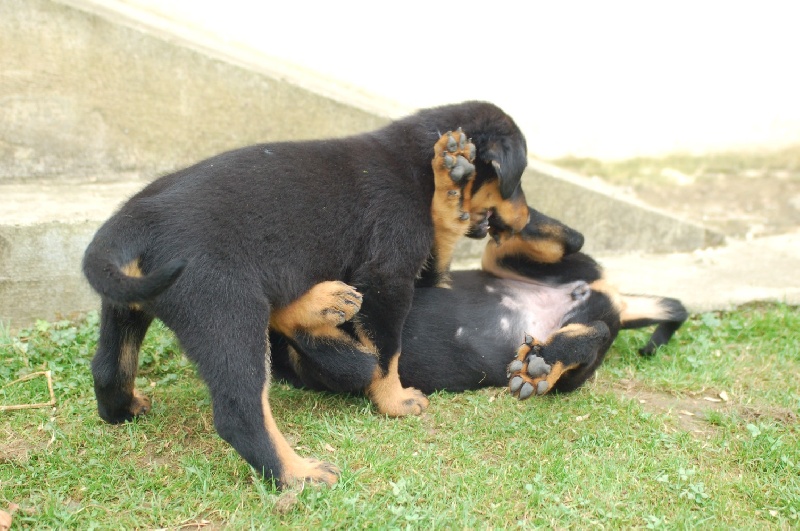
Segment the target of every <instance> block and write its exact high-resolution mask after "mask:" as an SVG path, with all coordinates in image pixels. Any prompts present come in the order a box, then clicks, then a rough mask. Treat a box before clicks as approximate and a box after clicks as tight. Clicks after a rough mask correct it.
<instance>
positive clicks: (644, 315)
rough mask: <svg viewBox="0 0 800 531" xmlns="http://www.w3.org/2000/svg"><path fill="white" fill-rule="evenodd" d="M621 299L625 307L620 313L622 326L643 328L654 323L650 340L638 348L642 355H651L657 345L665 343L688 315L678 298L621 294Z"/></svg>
mask: <svg viewBox="0 0 800 531" xmlns="http://www.w3.org/2000/svg"><path fill="white" fill-rule="evenodd" d="M622 301H623V303H624V304H623V307H624V308H625V309H624V310H623V311H622V313H621V314H620V325H621V327H622V328H624V329H631V328H643V327H645V326H650V325H656V329H655V331H653V335H652V336H650V340H649V341H648V342H647V344H646V345H645V346H644V347H642V348H640V349H639V354H641V355H643V356H651V355H652V354H653V353H654V352H655V351H656V349H657V348H658V347H660V346H661V345H665V344H667V342H668V341H669V340H670V339H671V338H672V336H673V334H675V332H676V331H677V330H678V329H679V328H680V327H681V325H683V323H684V322H686V319H687V318H688V317H689V313H688V312H687V311H686V308H684V306H683V304H682V303H681V301H679V300H678V299H670V298H666V297H648V296H645V295H622Z"/></svg>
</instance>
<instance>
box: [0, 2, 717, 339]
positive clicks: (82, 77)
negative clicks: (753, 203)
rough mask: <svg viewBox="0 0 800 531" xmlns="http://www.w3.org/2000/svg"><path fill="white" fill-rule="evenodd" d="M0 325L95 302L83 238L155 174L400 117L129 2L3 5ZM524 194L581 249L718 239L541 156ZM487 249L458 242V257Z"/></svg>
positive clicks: (470, 259) (678, 247) (463, 259)
mask: <svg viewBox="0 0 800 531" xmlns="http://www.w3.org/2000/svg"><path fill="white" fill-rule="evenodd" d="M0 50H9V51H13V53H8V54H6V53H3V54H2V61H1V62H0V103H1V105H0V323H10V324H11V326H12V327H19V326H24V325H27V324H29V323H31V322H32V321H33V320H34V319H54V318H58V317H60V316H72V315H75V314H78V313H81V312H84V311H86V310H89V309H93V308H97V306H98V303H97V299H96V297H95V296H94V295H93V294H92V293H91V292H90V291H89V289H88V287H87V285H86V283H85V282H84V280H83V278H82V276H81V274H80V261H81V257H82V254H83V250H84V248H85V246H86V244H87V243H88V242H89V240H90V239H91V237H92V234H93V233H94V231H95V230H96V229H97V227H98V226H99V224H100V223H101V222H102V221H103V220H105V219H106V218H107V217H108V216H109V215H110V214H111V213H112V212H113V211H114V209H115V208H116V207H117V206H118V205H119V204H120V203H121V202H122V201H123V200H124V199H126V198H127V197H129V196H130V195H131V194H133V193H134V192H135V191H137V190H138V189H140V188H141V187H142V186H144V184H145V183H146V182H148V181H150V180H152V179H155V178H156V177H158V176H159V175H162V174H165V173H168V172H170V171H173V170H175V169H177V168H181V167H184V166H187V165H189V164H191V163H193V162H196V161H198V160H201V159H203V158H205V157H208V156H210V155H213V154H216V153H219V152H221V151H224V150H226V149H230V148H233V147H238V146H242V145H247V144H252V143H256V142H264V141H273V140H297V139H306V138H326V137H336V136H344V135H348V134H353V133H358V132H362V131H367V130H371V129H375V128H377V127H380V126H381V125H383V124H385V123H387V121H388V120H390V119H391V118H393V117H397V116H400V115H403V114H407V113H409V112H411V109H401V108H399V107H398V106H397V105H395V104H392V103H391V102H388V101H386V100H385V99H382V98H380V97H376V96H371V95H366V94H363V93H361V92H359V91H358V90H356V89H353V88H352V87H349V88H348V87H342V86H341V85H339V84H336V83H333V82H330V81H327V80H325V79H322V78H320V77H319V76H317V75H315V74H314V73H312V72H304V71H301V70H299V69H296V68H291V67H288V66H287V65H282V64H278V63H276V62H275V61H274V60H270V59H269V58H268V57H265V56H264V55H263V54H260V53H258V52H257V51H254V50H250V49H244V48H242V47H238V46H233V45H231V44H230V43H226V42H223V41H221V40H219V39H218V38H215V37H214V36H209V35H204V34H200V33H198V32H196V31H193V30H192V28H188V27H184V26H181V24H180V23H179V22H177V21H171V20H164V19H160V18H158V17H157V16H154V15H152V14H151V13H148V12H146V11H143V10H141V9H137V8H136V7H135V6H131V5H127V4H125V3H124V2H115V1H95V0H64V1H52V0H5V1H4V2H2V3H0ZM524 187H525V190H526V193H527V194H528V197H529V199H530V201H531V203H532V204H533V205H534V206H535V207H537V208H539V209H540V210H542V211H543V212H546V213H548V214H550V215H552V216H554V217H557V218H559V219H562V220H563V221H565V222H566V223H568V224H570V225H572V226H573V227H575V228H576V229H579V230H581V231H582V232H584V234H585V235H586V236H587V249H588V250H590V251H593V252H596V251H613V252H624V251H633V250H645V251H682V250H689V249H695V248H700V247H705V246H708V245H713V244H716V243H719V242H720V241H721V237H719V235H716V234H713V233H711V232H709V231H707V230H706V229H704V228H702V227H698V226H696V225H693V224H690V223H685V222H683V221H681V220H679V219H676V218H674V217H672V216H670V215H669V214H665V213H663V212H657V211H655V210H653V209H651V208H647V207H645V206H643V205H641V204H637V203H635V202H633V201H630V200H629V199H627V198H625V197H623V196H621V195H619V194H617V193H616V192H614V191H609V190H596V189H594V188H592V187H591V186H588V187H587V183H586V182H585V181H584V180H582V179H581V178H580V177H578V176H574V175H572V176H570V175H568V174H566V173H561V172H560V171H559V170H558V169H557V168H552V167H549V166H547V165H546V164H543V163H541V162H537V161H531V168H530V170H529V171H528V172H527V173H526V174H525V176H524ZM482 248H483V244H482V243H476V242H467V241H465V242H464V244H463V245H462V247H461V248H460V249H459V254H458V257H457V258H458V265H459V266H461V267H467V266H469V265H471V264H474V263H475V262H476V257H477V256H478V255H479V254H480V252H481V251H482Z"/></svg>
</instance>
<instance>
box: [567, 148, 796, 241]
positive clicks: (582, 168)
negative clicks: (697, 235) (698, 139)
mask: <svg viewBox="0 0 800 531" xmlns="http://www.w3.org/2000/svg"><path fill="white" fill-rule="evenodd" d="M553 163H554V164H556V165H559V166H562V167H565V168H568V169H571V170H573V171H576V172H578V173H581V174H583V175H586V176H588V177H590V178H596V179H602V180H604V181H607V182H610V183H612V184H615V185H617V186H620V187H622V188H623V189H624V190H625V191H626V192H628V193H629V194H631V195H632V196H634V197H636V198H638V199H640V200H642V201H644V202H645V203H648V204H650V205H653V206H655V207H658V208H661V209H665V210H667V211H670V212H673V213H675V214H676V215H678V216H681V217H684V218H686V219H689V220H692V221H696V222H698V223H701V224H703V225H705V226H707V227H709V228H713V229H716V230H719V231H720V232H722V233H723V234H726V235H728V236H734V237H749V236H762V235H771V234H781V233H786V232H790V231H793V230H796V229H797V228H798V227H800V145H798V146H793V147H789V148H785V149H782V150H777V151H772V152H757V153H721V154H712V155H706V156H692V155H673V156H669V157H663V158H638V159H630V160H625V161H614V162H600V161H597V160H594V159H579V158H566V159H560V160H556V161H553Z"/></svg>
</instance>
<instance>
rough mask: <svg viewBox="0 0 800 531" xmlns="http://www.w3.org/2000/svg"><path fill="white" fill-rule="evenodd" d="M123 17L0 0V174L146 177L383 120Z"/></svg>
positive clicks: (35, 0)
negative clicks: (236, 150) (253, 146)
mask: <svg viewBox="0 0 800 531" xmlns="http://www.w3.org/2000/svg"><path fill="white" fill-rule="evenodd" d="M109 19H116V20H114V21H112V20H109ZM125 22H126V19H124V18H123V17H121V16H120V15H114V14H113V13H111V14H108V18H105V17H103V16H101V15H99V14H91V13H87V12H86V11H81V10H78V9H75V8H72V7H69V6H66V5H63V4H60V3H56V2H52V1H48V0H4V1H3V2H2V3H0V161H2V162H0V180H5V181H8V180H32V179H38V178H42V177H69V178H76V177H85V178H92V179H101V180H103V179H119V178H120V177H123V176H131V175H134V176H144V177H152V176H154V175H157V174H160V173H165V172H167V171H169V170H172V169H176V168H177V167H180V166H184V165H186V164H188V163H190V162H193V161H196V160H199V159H201V158H204V157H206V156H209V155H212V154H215V153H218V152H220V151H223V150H226V149H229V148H232V147H236V146H240V145H244V144H248V143H254V142H260V141H267V140H278V139H281V140H294V139H302V138H312V137H321V136H331V135H344V134H348V133H353V132H360V131H364V130H368V129H372V128H374V127H377V126H379V125H381V124H383V123H385V122H386V121H387V120H386V118H385V117H381V116H377V115H375V114H374V113H371V112H366V111H364V110H362V109H359V108H357V107H355V106H353V105H348V104H344V103H342V102H338V101H335V100H332V99H330V98H326V97H322V96H319V95H318V94H314V93H312V92H310V91H308V90H304V89H302V88H300V87H298V86H297V85H295V84H290V83H287V82H285V81H282V80H281V79H278V78H275V77H270V76H268V75H266V74H264V73H260V72H257V71H254V70H253V69H250V68H245V67H243V66H240V65H237V64H235V63H233V62H230V61H225V60H223V59H220V58H215V57H213V56H210V55H209V54H207V53H202V52H201V51H197V50H194V49H191V48H189V47H187V46H182V45H176V43H175V42H174V41H170V40H169V38H168V35H158V33H157V32H150V33H148V32H143V31H139V30H137V29H133V28H131V27H127V26H126V25H123V23H125Z"/></svg>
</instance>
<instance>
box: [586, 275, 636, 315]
mask: <svg viewBox="0 0 800 531" xmlns="http://www.w3.org/2000/svg"><path fill="white" fill-rule="evenodd" d="M589 287H590V288H591V289H592V291H597V292H600V293H604V294H605V295H606V296H607V297H608V298H609V299H610V300H611V304H613V305H614V308H615V309H616V310H617V312H619V313H622V312H624V311H625V309H626V307H627V304H626V302H625V299H624V298H623V297H622V295H621V294H620V292H619V290H618V289H617V287H616V286H614V285H613V284H611V283H610V282H608V281H607V280H606V279H605V278H600V279H598V280H595V281H594V282H592V283H591V284H589Z"/></svg>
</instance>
